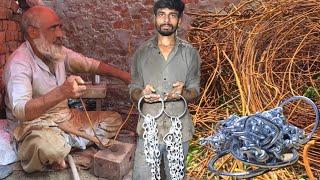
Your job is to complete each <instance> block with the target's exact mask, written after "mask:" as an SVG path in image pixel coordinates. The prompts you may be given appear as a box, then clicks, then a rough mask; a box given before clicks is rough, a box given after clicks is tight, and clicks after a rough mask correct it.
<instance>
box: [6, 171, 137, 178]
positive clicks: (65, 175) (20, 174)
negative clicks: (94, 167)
mask: <svg viewBox="0 0 320 180" xmlns="http://www.w3.org/2000/svg"><path fill="white" fill-rule="evenodd" d="M78 172H79V176H80V179H85V180H107V179H105V178H98V177H96V176H94V175H93V174H92V173H91V172H90V171H88V170H79V169H78ZM44 179H45V180H68V179H73V177H72V172H71V169H70V168H69V169H65V170H62V171H58V172H38V173H32V174H27V173H25V172H23V171H21V170H19V171H14V172H13V173H12V174H11V175H10V176H9V177H7V178H6V180H44ZM131 179H132V171H130V172H129V173H128V175H126V176H125V177H124V178H123V180H131Z"/></svg>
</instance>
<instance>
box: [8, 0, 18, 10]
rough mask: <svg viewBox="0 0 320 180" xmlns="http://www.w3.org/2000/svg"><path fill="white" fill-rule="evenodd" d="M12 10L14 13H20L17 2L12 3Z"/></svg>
mask: <svg viewBox="0 0 320 180" xmlns="http://www.w3.org/2000/svg"><path fill="white" fill-rule="evenodd" d="M10 9H11V10H12V11H13V12H17V11H18V9H19V5H18V4H17V2H16V1H11V5H10Z"/></svg>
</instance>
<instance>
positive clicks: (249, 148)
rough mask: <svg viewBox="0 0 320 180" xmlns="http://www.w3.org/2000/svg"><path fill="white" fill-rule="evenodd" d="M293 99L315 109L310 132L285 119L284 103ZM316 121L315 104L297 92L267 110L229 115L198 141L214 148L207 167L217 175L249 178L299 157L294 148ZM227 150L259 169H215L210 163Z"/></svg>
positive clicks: (301, 142)
mask: <svg viewBox="0 0 320 180" xmlns="http://www.w3.org/2000/svg"><path fill="white" fill-rule="evenodd" d="M295 100H305V101H306V102H307V103H308V104H310V105H311V106H312V108H313V110H314V111H315V114H316V122H315V125H314V128H313V130H312V132H311V133H310V134H309V135H306V134H305V132H304V131H303V130H302V129H299V128H298V127H296V126H293V125H291V124H288V123H286V121H285V117H284V115H283V106H284V105H286V104H287V103H289V102H291V101H295ZM318 125H319V110H318V108H317V106H316V105H315V104H314V103H313V102H312V101H311V100H310V99H308V98H306V97H303V96H296V97H292V98H289V99H287V100H286V101H284V103H282V104H281V105H280V107H277V108H274V109H271V110H268V111H264V112H258V113H256V114H254V115H251V116H244V117H238V116H236V115H232V116H230V117H229V118H228V119H227V120H224V121H221V122H219V123H218V124H217V126H216V127H217V131H216V134H215V135H212V136H209V137H207V138H201V139H200V144H201V145H205V144H209V145H210V146H211V147H212V148H213V149H214V150H215V152H216V156H215V157H213V158H212V159H211V160H210V162H209V170H210V171H212V172H213V173H215V174H217V175H225V176H236V177H238V178H251V177H254V176H257V175H260V174H262V173H264V172H267V171H268V170H271V169H272V168H280V167H284V166H288V165H291V164H294V163H295V162H296V161H297V160H298V157H299V156H298V153H297V149H298V148H299V146H300V145H302V144H305V143H306V142H307V141H308V140H309V139H310V138H311V137H312V135H313V134H314V133H315V131H316V129H317V127H318ZM227 153H231V154H232V156H233V157H234V158H235V159H237V160H240V161H241V162H243V163H245V164H247V165H253V166H257V167H259V169H258V170H257V171H250V172H244V173H228V172H222V171H219V170H217V169H215V168H214V167H213V164H214V163H215V162H216V161H217V160H218V159H219V158H221V157H222V156H224V155H225V154H227Z"/></svg>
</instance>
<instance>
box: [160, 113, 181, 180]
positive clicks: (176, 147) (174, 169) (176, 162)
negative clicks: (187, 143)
mask: <svg viewBox="0 0 320 180" xmlns="http://www.w3.org/2000/svg"><path fill="white" fill-rule="evenodd" d="M170 120H171V127H170V130H169V133H168V134H166V135H165V136H164V138H163V141H164V142H165V144H166V149H167V158H168V161H169V170H170V175H171V179H173V180H180V179H183V177H184V155H183V147H182V131H181V130H182V125H181V121H180V119H179V118H178V117H170Z"/></svg>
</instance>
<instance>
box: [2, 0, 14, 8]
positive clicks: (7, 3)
mask: <svg viewBox="0 0 320 180" xmlns="http://www.w3.org/2000/svg"><path fill="white" fill-rule="evenodd" d="M10 5H11V0H1V3H0V7H4V8H9V7H10Z"/></svg>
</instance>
